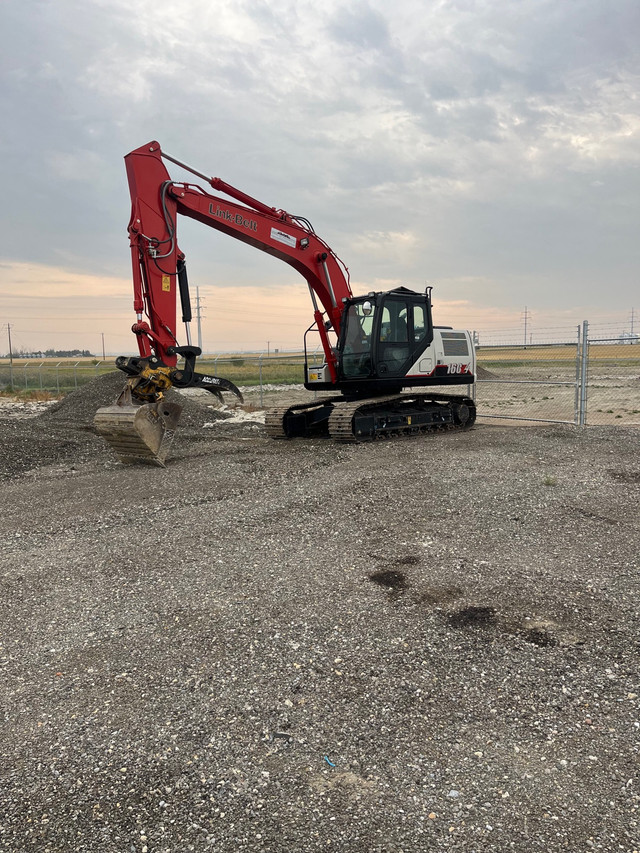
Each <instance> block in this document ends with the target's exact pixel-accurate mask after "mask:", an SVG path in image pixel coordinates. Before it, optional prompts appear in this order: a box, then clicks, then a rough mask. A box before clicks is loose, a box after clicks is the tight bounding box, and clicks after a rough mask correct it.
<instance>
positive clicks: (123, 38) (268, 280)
mask: <svg viewBox="0 0 640 853" xmlns="http://www.w3.org/2000/svg"><path fill="white" fill-rule="evenodd" d="M0 26H1V27H2V33H3V50H2V55H1V56H0V63H1V69H2V70H1V79H0V98H1V100H0V106H1V108H2V115H3V117H4V128H3V132H2V135H1V137H0V154H1V158H0V162H1V163H2V172H3V189H4V203H3V205H2V217H3V223H2V240H0V325H1V326H3V327H4V328H3V329H2V330H1V331H0V333H1V334H2V335H3V336H4V335H6V324H7V323H10V324H11V329H12V333H13V340H14V346H15V347H16V348H19V347H24V348H25V349H30V348H48V347H53V348H64V347H81V348H85V347H86V348H89V349H92V350H93V351H94V352H98V351H99V349H100V348H101V335H102V334H103V333H104V335H105V340H106V348H107V351H108V352H113V353H117V352H129V351H131V352H132V351H133V349H134V348H135V342H134V338H133V335H132V334H131V333H130V332H129V328H130V325H131V322H133V319H134V317H133V312H132V309H131V299H132V298H131V284H130V267H129V263H130V261H129V248H128V240H127V235H126V226H127V222H128V219H129V195H128V189H127V184H126V179H125V172H124V165H123V160H122V158H123V156H124V155H125V154H126V153H127V152H128V151H130V150H132V149H134V148H138V147H139V146H140V145H142V144H144V143H146V142H148V141H150V140H154V139H157V140H158V141H159V142H160V143H161V145H162V148H163V149H164V150H165V151H167V152H169V153H170V154H172V155H173V156H175V157H177V158H178V159H180V160H182V161H184V162H186V163H189V164H191V165H193V166H194V167H195V168H197V169H198V170H200V171H202V172H205V173H207V174H211V175H217V176H219V177H221V178H223V179H224V180H226V181H228V182H229V183H231V184H234V185H235V186H237V187H239V188H241V189H243V190H244V191H246V192H248V193H250V194H251V195H253V196H254V197H257V198H259V199H261V200H263V201H264V202H266V203H268V204H269V205H273V206H276V207H279V208H283V209H285V210H288V211H290V212H291V213H294V214H299V215H303V216H306V217H307V218H308V219H310V220H311V221H312V223H313V224H314V226H315V228H316V231H317V232H318V233H319V234H320V235H321V236H322V237H323V238H324V239H325V240H326V241H327V242H328V243H329V244H330V245H331V246H332V247H333V249H334V250H335V251H336V252H337V254H338V255H339V256H340V257H341V258H342V259H343V260H344V261H345V263H346V264H347V266H348V267H349V269H350V272H351V278H352V285H353V288H354V291H356V292H367V291H369V290H382V289H388V288H391V287H395V286H396V285H398V284H404V285H405V286H408V287H411V288H414V289H420V290H421V289H423V288H424V286H425V284H427V283H429V284H433V285H434V303H435V310H436V311H437V314H436V318H437V321H438V322H439V323H442V324H453V325H462V326H465V327H468V328H473V329H479V330H497V329H518V328H519V327H521V325H522V317H523V313H524V311H525V307H526V308H527V311H528V312H529V314H530V328H531V330H532V331H533V333H534V335H535V333H536V332H539V333H540V334H541V333H542V332H543V330H545V329H549V328H553V327H561V326H562V327H571V326H572V325H575V324H576V323H578V322H579V321H581V320H583V319H590V320H591V321H592V322H596V321H598V322H606V323H611V324H618V325H619V326H620V327H621V328H622V327H624V326H625V324H626V325H627V326H628V322H629V318H630V316H631V311H632V308H635V309H636V312H637V313H636V323H637V324H638V325H640V323H638V319H637V316H638V313H640V298H639V294H640V287H639V283H640V264H639V260H640V258H639V255H640V239H639V236H638V213H639V208H640V201H639V199H640V180H639V176H640V170H639V166H640V146H639V141H640V140H639V137H640V95H639V82H640V67H639V66H640V63H639V56H640V50H639V48H638V44H639V36H640V4H639V3H638V2H637V0H615V2H611V0H555V2H548V1H547V0H396V2H395V3H389V2H388V0H324V2H323V3H322V4H319V3H317V2H310V0H179V2H177V0H176V2H173V0H153V2H151V0H137V2H134V3H132V2H130V0H2V3H0ZM171 171H172V175H174V176H175V177H176V179H178V180H180V179H184V178H185V175H184V174H183V173H181V172H180V170H179V169H173V167H172V170H171ZM180 244H181V248H182V250H183V251H184V252H185V254H186V255H187V261H188V265H189V272H190V279H191V283H192V286H194V287H195V285H198V286H199V287H200V295H201V297H202V301H203V303H204V305H205V315H206V316H205V319H204V321H203V331H204V334H203V338H204V341H203V343H204V345H205V348H207V349H209V350H225V349H229V348H232V347H234V348H236V347H238V348H244V349H252V350H255V349H258V350H259V349H262V348H265V349H266V347H267V342H269V346H270V348H272V349H273V348H275V347H281V348H287V347H294V346H296V345H298V344H299V342H300V340H301V336H302V332H303V331H304V329H305V328H306V327H307V325H308V324H309V323H310V321H311V316H310V313H311V312H310V307H309V304H308V302H309V299H308V292H307V289H306V285H305V284H304V282H303V281H302V279H300V278H299V277H298V275H297V274H296V273H295V272H293V271H292V270H291V269H289V268H288V267H287V266H286V265H284V264H282V263H281V262H279V261H276V260H275V259H273V258H270V257H268V256H266V255H263V254H262V253H260V252H258V251H256V250H255V249H251V248H249V247H246V246H244V245H241V244H238V243H236V242H235V241H234V240H232V239H230V238H229V237H225V236H223V235H220V234H218V233H216V232H214V231H212V230H210V229H207V228H206V227H204V226H202V225H198V224H195V223H193V222H190V221H185V222H182V221H181V222H180ZM4 349H5V347H4V341H3V340H2V338H0V352H2V351H4Z"/></svg>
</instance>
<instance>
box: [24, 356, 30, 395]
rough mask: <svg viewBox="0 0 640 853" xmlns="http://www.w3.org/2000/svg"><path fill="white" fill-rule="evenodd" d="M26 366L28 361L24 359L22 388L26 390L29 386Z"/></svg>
mask: <svg viewBox="0 0 640 853" xmlns="http://www.w3.org/2000/svg"><path fill="white" fill-rule="evenodd" d="M27 367H29V362H28V361H26V362H25V365H24V390H25V391H26V390H27V388H28V387H29V382H28V379H27Z"/></svg>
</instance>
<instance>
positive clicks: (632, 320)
mask: <svg viewBox="0 0 640 853" xmlns="http://www.w3.org/2000/svg"><path fill="white" fill-rule="evenodd" d="M635 314H636V309H635V308H632V309H631V338H632V339H633V325H634V323H635V319H636V316H635Z"/></svg>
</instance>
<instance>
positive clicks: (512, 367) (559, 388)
mask: <svg viewBox="0 0 640 853" xmlns="http://www.w3.org/2000/svg"><path fill="white" fill-rule="evenodd" d="M608 334H609V335H610V332H609V331H608V330H607V329H606V328H604V329H599V328H595V329H590V328H589V324H588V323H587V322H585V323H583V324H582V326H580V327H578V328H577V329H575V330H574V333H573V337H569V335H567V336H565V339H564V340H555V341H549V342H543V343H532V342H529V343H528V344H524V343H521V344H513V343H508V342H504V343H501V342H496V343H489V344H482V343H480V342H479V338H480V336H476V339H477V340H478V344H477V350H476V352H477V358H478V379H477V383H476V386H475V387H474V389H473V394H474V395H475V399H476V405H477V407H478V418H479V419H481V420H482V421H484V422H496V423H497V422H500V421H513V422H514V423H518V422H519V423H522V424H524V423H527V422H542V423H568V424H575V425H578V426H580V425H587V424H589V425H594V424H595V425H606V424H611V425H620V426H631V425H633V426H640V340H638V338H637V336H636V337H635V338H634V337H621V336H607V335H608ZM198 366H199V370H200V371H201V372H202V373H209V374H212V375H214V376H215V375H217V376H224V377H225V378H227V379H230V380H231V381H232V382H234V383H235V384H236V385H240V386H254V387H255V388H256V392H257V393H258V395H259V402H260V405H263V404H264V403H265V402H266V396H265V395H266V394H267V393H268V392H269V391H270V390H272V389H274V387H282V386H287V385H296V384H298V385H299V384H301V383H302V382H303V380H304V357H303V356H302V354H300V353H295V354H289V355H277V356H274V355H269V356H268V355H255V354H246V355H243V354H238V355H233V356H228V355H226V356H209V357H205V358H203V359H201V360H200V361H199V363H198ZM112 370H115V363H114V361H113V360H106V361H97V360H95V359H94V360H91V359H84V360H74V361H54V360H53V359H42V360H40V359H39V360H26V361H25V360H18V359H13V361H12V362H10V361H9V359H2V360H0V390H1V389H4V390H5V391H7V390H11V389H15V390H16V391H20V392H34V394H37V392H43V393H44V392H50V393H52V394H55V395H62V394H65V393H68V392H70V391H73V390H75V389H76V388H78V387H80V386H81V385H83V384H85V383H87V382H90V381H91V380H93V379H95V378H97V377H98V376H100V375H101V374H102V373H106V372H109V371H112ZM123 380H124V376H123ZM123 384H124V383H123ZM449 390H450V389H449ZM455 390H456V389H454V391H455ZM459 390H460V391H462V390H463V389H462V388H460V389H459Z"/></svg>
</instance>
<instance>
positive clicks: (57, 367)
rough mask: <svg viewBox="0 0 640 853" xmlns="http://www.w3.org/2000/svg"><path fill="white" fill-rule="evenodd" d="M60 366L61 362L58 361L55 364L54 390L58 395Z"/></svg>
mask: <svg viewBox="0 0 640 853" xmlns="http://www.w3.org/2000/svg"><path fill="white" fill-rule="evenodd" d="M61 364H62V362H61V361H59V362H58V363H57V364H56V389H57V391H58V394H60V365H61Z"/></svg>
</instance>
